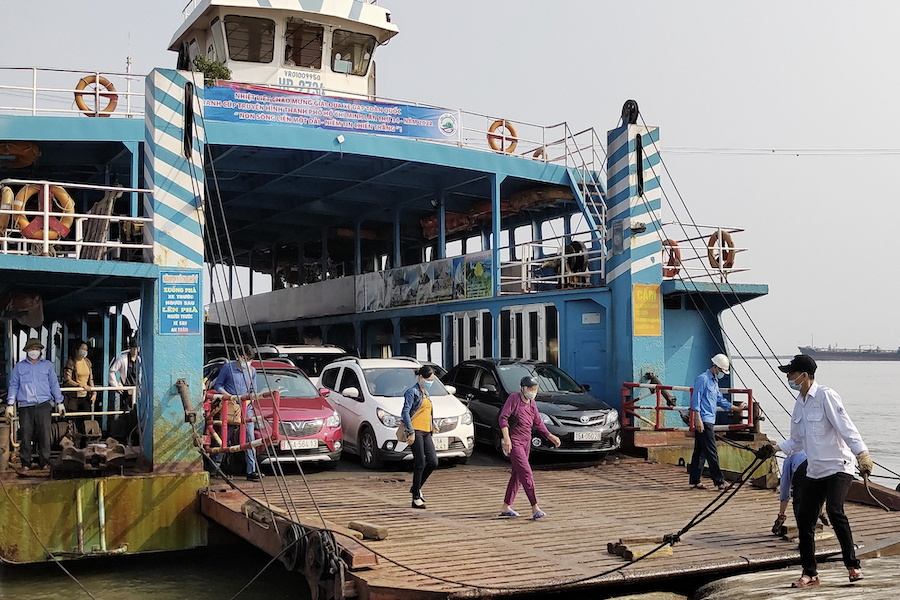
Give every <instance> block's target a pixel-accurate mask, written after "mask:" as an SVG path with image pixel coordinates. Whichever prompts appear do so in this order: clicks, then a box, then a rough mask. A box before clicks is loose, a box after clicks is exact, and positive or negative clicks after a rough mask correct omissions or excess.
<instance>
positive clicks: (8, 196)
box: [0, 185, 13, 237]
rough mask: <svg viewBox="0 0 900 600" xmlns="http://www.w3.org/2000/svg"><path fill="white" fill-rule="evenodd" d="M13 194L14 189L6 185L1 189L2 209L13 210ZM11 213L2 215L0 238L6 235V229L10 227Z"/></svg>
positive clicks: (0, 201)
mask: <svg viewBox="0 0 900 600" xmlns="http://www.w3.org/2000/svg"><path fill="white" fill-rule="evenodd" d="M12 207H13V192H12V189H10V188H8V187H6V186H5V185H4V186H3V187H2V188H0V209H3V210H12ZM10 216H12V215H10V213H0V237H2V236H5V235H6V228H7V226H9V217H10Z"/></svg>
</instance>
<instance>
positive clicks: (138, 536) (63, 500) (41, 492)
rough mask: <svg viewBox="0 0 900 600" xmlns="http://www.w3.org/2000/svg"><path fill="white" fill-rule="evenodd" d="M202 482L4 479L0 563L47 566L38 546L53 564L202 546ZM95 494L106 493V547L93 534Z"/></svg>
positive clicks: (194, 476)
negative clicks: (80, 534)
mask: <svg viewBox="0 0 900 600" xmlns="http://www.w3.org/2000/svg"><path fill="white" fill-rule="evenodd" d="M101 482H102V486H101V485H100V483H101ZM208 482H209V476H208V475H207V474H206V473H205V472H203V471H199V472H196V471H195V472H189V473H180V474H175V473H173V474H162V475H160V474H153V475H150V474H148V475H134V476H131V475H126V476H113V477H104V478H92V479H65V480H36V479H22V478H16V477H11V476H9V475H3V479H2V486H3V491H0V523H3V527H2V528H0V560H2V561H4V562H8V563H36V562H43V561H47V560H50V557H49V556H48V555H47V552H46V551H45V550H44V547H43V546H46V547H47V549H48V550H49V551H50V552H52V553H54V554H55V555H59V557H60V558H81V557H84V556H99V555H106V554H136V553H139V552H155V551H161V550H184V549H189V548H196V547H198V546H203V545H205V544H206V522H205V520H204V519H203V517H202V515H201V514H200V507H199V499H198V491H199V490H201V489H204V488H206V487H207V485H208ZM101 488H103V489H104V491H105V493H104V494H103V504H104V511H105V515H106V522H105V527H104V537H105V543H103V540H101V533H100V529H101V528H100V498H99V491H100V490H101ZM77 496H80V498H81V507H82V511H81V512H82V516H83V531H84V543H83V552H81V551H79V544H78V518H77V510H76V497H77ZM16 507H18V509H19V510H20V511H21V512H22V515H24V517H25V519H26V520H27V523H26V521H25V520H23V519H22V516H21V515H20V514H19V512H18V511H17V510H16ZM29 523H30V524H31V527H29ZM32 528H33V530H34V531H32ZM35 536H37V537H35ZM42 544H43V546H42ZM104 547H105V550H104V549H103V548H104Z"/></svg>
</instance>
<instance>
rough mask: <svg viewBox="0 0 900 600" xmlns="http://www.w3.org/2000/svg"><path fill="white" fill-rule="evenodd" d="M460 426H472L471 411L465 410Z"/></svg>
mask: <svg viewBox="0 0 900 600" xmlns="http://www.w3.org/2000/svg"><path fill="white" fill-rule="evenodd" d="M462 424H463V425H471V424H472V411H471V410H467V411H466V414H464V415H463V417H462Z"/></svg>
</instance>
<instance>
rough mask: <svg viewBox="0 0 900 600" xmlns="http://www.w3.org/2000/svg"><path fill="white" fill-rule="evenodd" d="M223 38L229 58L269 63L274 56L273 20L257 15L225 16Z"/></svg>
mask: <svg viewBox="0 0 900 600" xmlns="http://www.w3.org/2000/svg"><path fill="white" fill-rule="evenodd" d="M225 38H226V39H227V40H228V56H229V57H230V58H231V60H240V61H244V62H255V63H270V62H272V59H273V58H274V57H275V21H272V20H271V19H260V18H259V17H241V16H237V15H228V16H226V17H225Z"/></svg>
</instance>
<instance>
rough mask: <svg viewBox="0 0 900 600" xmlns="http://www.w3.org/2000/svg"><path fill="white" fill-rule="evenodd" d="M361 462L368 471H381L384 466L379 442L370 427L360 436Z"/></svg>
mask: <svg viewBox="0 0 900 600" xmlns="http://www.w3.org/2000/svg"><path fill="white" fill-rule="evenodd" d="M359 461H360V462H361V463H362V466H364V467H365V468H367V469H380V468H381V465H383V464H384V461H383V460H382V459H381V456H379V453H378V440H376V439H375V434H374V433H373V432H372V430H371V429H369V428H368V427H367V428H365V429H364V430H363V432H362V435H360V436H359Z"/></svg>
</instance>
